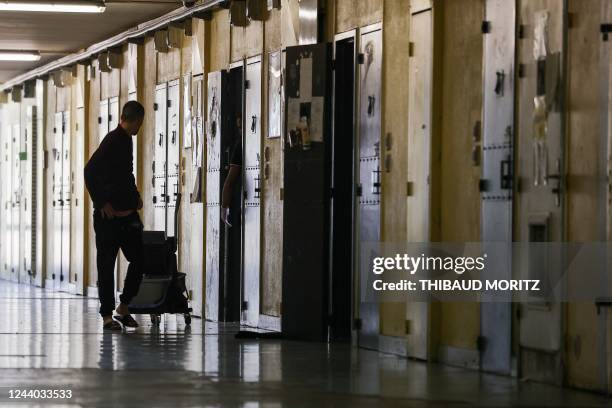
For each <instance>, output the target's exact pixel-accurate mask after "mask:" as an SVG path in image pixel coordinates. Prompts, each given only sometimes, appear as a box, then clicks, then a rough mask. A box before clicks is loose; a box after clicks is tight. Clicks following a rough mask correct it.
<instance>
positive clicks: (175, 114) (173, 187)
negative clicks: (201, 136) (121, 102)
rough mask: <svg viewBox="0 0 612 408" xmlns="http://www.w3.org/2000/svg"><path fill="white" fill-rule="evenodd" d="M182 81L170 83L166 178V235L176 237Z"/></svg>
mask: <svg viewBox="0 0 612 408" xmlns="http://www.w3.org/2000/svg"><path fill="white" fill-rule="evenodd" d="M180 95H181V86H180V80H179V79H176V80H174V81H171V82H169V83H168V105H167V108H168V132H167V138H168V140H167V142H166V143H167V145H168V161H167V163H168V164H167V166H166V169H167V172H168V176H167V178H166V183H167V193H166V194H167V197H166V198H167V203H166V204H167V210H166V235H167V236H169V237H173V236H175V231H174V228H175V225H174V210H175V208H176V200H177V198H178V193H179V188H180V186H179V173H180V170H179V165H180V156H181V151H180V149H179V143H180V140H179V129H180V110H179V107H180V103H181V97H180Z"/></svg>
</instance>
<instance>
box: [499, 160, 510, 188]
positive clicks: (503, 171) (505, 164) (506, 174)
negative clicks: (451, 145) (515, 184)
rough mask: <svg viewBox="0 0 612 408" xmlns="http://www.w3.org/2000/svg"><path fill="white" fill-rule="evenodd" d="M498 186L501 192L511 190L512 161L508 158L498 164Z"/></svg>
mask: <svg viewBox="0 0 612 408" xmlns="http://www.w3.org/2000/svg"><path fill="white" fill-rule="evenodd" d="M499 185H500V187H501V189H502V190H511V189H512V159H511V158H510V156H508V157H507V158H506V160H502V161H501V162H500V177H499Z"/></svg>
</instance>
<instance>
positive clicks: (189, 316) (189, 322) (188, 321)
mask: <svg viewBox="0 0 612 408" xmlns="http://www.w3.org/2000/svg"><path fill="white" fill-rule="evenodd" d="M183 317H184V318H185V326H190V325H191V315H190V314H189V313H185V314H184V315H183Z"/></svg>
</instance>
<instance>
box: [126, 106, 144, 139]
mask: <svg viewBox="0 0 612 408" xmlns="http://www.w3.org/2000/svg"><path fill="white" fill-rule="evenodd" d="M144 114H145V110H144V107H143V106H142V105H141V104H140V103H139V102H136V101H129V102H128V103H126V104H125V105H123V111H121V127H122V128H123V129H124V130H125V131H126V132H127V133H128V135H130V136H131V135H135V134H137V133H138V131H139V130H140V126H142V121H143V119H144Z"/></svg>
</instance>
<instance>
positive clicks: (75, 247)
mask: <svg viewBox="0 0 612 408" xmlns="http://www.w3.org/2000/svg"><path fill="white" fill-rule="evenodd" d="M75 123H76V125H75V131H76V132H75V134H74V137H73V138H72V140H73V143H72V149H71V150H72V163H71V166H70V167H71V168H72V169H75V170H72V171H71V172H70V175H71V177H70V180H69V181H70V194H71V196H70V206H69V208H70V212H71V216H70V218H71V219H72V221H71V223H70V231H71V233H70V235H71V237H72V238H73V239H72V240H71V243H70V250H71V252H72V253H71V254H70V258H71V259H72V260H73V263H72V264H71V267H70V283H73V284H75V285H76V291H77V293H78V294H82V293H83V290H84V287H83V272H84V269H83V261H84V258H83V257H84V250H85V249H84V243H83V238H84V237H85V235H84V234H85V231H84V224H83V218H84V216H85V213H84V208H83V203H84V202H85V201H84V192H85V185H84V179H83V177H74V175H75V174H77V175H78V174H79V173H76V172H79V171H81V169H83V167H84V166H85V163H84V157H83V154H84V151H85V150H84V142H85V108H83V107H80V108H77V109H76V120H75Z"/></svg>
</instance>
